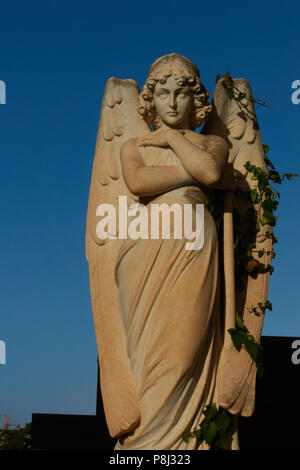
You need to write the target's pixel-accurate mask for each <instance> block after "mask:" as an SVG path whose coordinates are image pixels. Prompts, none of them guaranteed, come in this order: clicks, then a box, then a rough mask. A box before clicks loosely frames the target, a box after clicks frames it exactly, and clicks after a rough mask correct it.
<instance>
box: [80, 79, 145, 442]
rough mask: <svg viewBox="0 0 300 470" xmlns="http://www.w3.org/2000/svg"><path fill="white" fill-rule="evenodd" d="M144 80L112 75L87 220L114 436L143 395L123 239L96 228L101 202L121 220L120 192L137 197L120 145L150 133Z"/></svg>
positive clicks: (131, 420) (129, 421)
mask: <svg viewBox="0 0 300 470" xmlns="http://www.w3.org/2000/svg"><path fill="white" fill-rule="evenodd" d="M138 94H139V89H138V85H137V83H136V82H135V81H134V80H119V79H117V78H110V79H109V80H108V81H107V84H106V87H105V91H104V96H103V100H102V106H101V115H100V123H99V129H98V136H97V143H96V150H95V157H94V163H93V171H92V178H91V186H90V195H89V203H88V212H87V225H86V257H87V260H88V262H89V273H90V289H91V300H92V309H93V316H94V324H95V332H96V340H97V348H98V356H99V364H100V382H101V392H102V399H103V406H104V411H105V416H106V421H107V425H108V429H109V432H110V434H111V436H112V437H116V436H119V435H121V434H124V433H125V432H129V431H130V430H132V429H133V428H134V427H135V426H136V425H137V424H138V422H139V419H140V413H139V404H138V397H137V392H136V388H135V383H134V380H133V376H132V372H131V368H130V363H129V359H128V356H127V351H126V339H125V332H124V328H123V323H122V320H121V317H120V314H119V309H118V289H117V285H116V283H115V278H114V268H115V264H116V259H117V255H118V251H119V248H120V245H121V243H122V240H120V239H119V238H118V236H117V235H118V233H117V232H116V233H115V234H111V235H115V237H116V238H115V239H112V238H108V239H105V240H103V239H102V240H101V239H100V238H98V236H97V233H96V227H97V223H98V222H99V217H97V207H98V206H99V205H100V204H105V203H108V204H113V205H114V206H115V209H116V215H117V220H118V197H119V196H120V195H122V196H127V203H128V205H129V206H130V205H131V204H132V203H133V202H134V200H135V199H136V198H135V197H134V196H133V195H132V194H131V193H130V192H129V190H128V188H127V186H126V185H125V182H124V180H123V177H122V171H121V166H120V148H121V146H122V144H123V143H124V142H125V141H126V140H128V139H129V138H132V137H138V136H141V135H145V134H147V133H148V132H150V129H149V127H148V126H147V124H146V123H145V121H144V120H143V119H142V117H141V116H140V115H139V114H138V110H137V107H138Z"/></svg>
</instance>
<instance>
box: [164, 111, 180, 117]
mask: <svg viewBox="0 0 300 470" xmlns="http://www.w3.org/2000/svg"><path fill="white" fill-rule="evenodd" d="M167 114H168V115H169V116H177V115H178V113H176V112H175V111H170V112H169V113H167Z"/></svg>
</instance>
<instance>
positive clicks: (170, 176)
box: [121, 139, 195, 196]
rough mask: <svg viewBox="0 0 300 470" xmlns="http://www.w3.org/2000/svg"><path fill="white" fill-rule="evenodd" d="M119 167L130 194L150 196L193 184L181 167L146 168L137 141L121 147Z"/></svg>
mask: <svg viewBox="0 0 300 470" xmlns="http://www.w3.org/2000/svg"><path fill="white" fill-rule="evenodd" d="M121 166H122V172H123V177H124V180H125V183H126V185H127V187H128V189H129V190H130V192H131V193H132V194H135V195H137V196H152V195H155V194H160V193H163V192H166V191H170V190H172V189H175V188H178V187H181V186H185V185H188V184H191V183H195V180H194V179H193V177H192V176H191V175H190V174H189V173H188V172H187V171H186V170H185V168H184V167H183V166H181V165H172V166H147V165H145V163H144V160H143V158H142V156H141V154H140V151H139V147H138V139H129V140H128V141H127V142H125V144H123V146H122V147H121Z"/></svg>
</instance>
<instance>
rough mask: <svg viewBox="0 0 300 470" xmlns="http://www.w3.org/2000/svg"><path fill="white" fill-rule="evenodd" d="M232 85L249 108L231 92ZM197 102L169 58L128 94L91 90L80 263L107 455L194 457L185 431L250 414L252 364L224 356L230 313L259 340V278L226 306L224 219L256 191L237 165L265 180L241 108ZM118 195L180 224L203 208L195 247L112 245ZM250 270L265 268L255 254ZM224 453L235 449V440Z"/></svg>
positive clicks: (147, 242) (262, 288)
mask: <svg viewBox="0 0 300 470" xmlns="http://www.w3.org/2000/svg"><path fill="white" fill-rule="evenodd" d="M234 84H235V85H236V86H238V87H239V89H241V91H242V92H246V94H247V95H248V96H250V95H251V90H250V86H249V84H248V82H247V81H246V80H245V79H236V80H234ZM208 98H209V94H208V92H207V91H206V89H205V87H204V86H203V84H202V82H201V80H200V76H199V71H198V68H197V67H196V65H195V64H194V63H193V62H191V61H190V60H189V59H187V58H185V57H183V56H181V55H178V54H175V53H172V54H168V55H166V56H163V57H161V58H159V59H157V60H156V61H155V62H154V63H153V64H152V66H151V68H150V71H149V75H148V78H147V80H146V83H145V85H144V87H143V89H142V91H141V93H140V92H139V88H138V85H137V83H136V82H135V81H134V80H119V79H116V78H110V79H109V80H108V82H107V84H106V87H105V92H104V97H103V101H102V107H101V116H100V124H99V131H98V137H97V143H96V150H95V158H94V164H93V170H92V179H91V186H90V195H89V203H88V214H87V230H86V256H87V259H88V263H89V272H90V288H91V300H92V309H93V316H94V324H95V331H96V339H97V347H98V354H99V364H100V382H101V392H102V398H103V405H104V411H105V416H106V421H107V425H108V429H109V432H110V434H111V436H112V437H118V442H117V444H116V447H115V449H118V450H123V449H124V450H127V449H130V450H147V449H160V450H167V449H177V450H182V449H187V450H188V449H206V448H208V446H207V445H206V444H205V443H203V444H201V445H200V446H199V445H198V444H197V443H196V439H190V440H189V441H188V442H187V443H186V442H185V441H184V440H183V439H182V435H183V433H184V431H185V430H186V429H193V428H196V427H197V426H198V425H199V423H200V422H201V419H202V417H203V415H202V412H203V410H204V408H205V407H206V406H207V405H209V404H212V403H216V405H217V406H218V407H223V408H225V409H227V410H228V411H229V412H230V413H232V414H233V415H234V416H238V415H242V416H250V415H251V414H252V413H253V410H254V401H255V380H256V364H255V363H254V362H253V360H252V359H251V357H250V356H249V354H248V353H247V351H245V350H243V349H242V350H241V351H239V352H238V351H237V350H236V349H235V348H234V346H233V343H232V340H231V337H230V335H229V333H228V329H229V328H234V327H235V318H236V312H238V314H239V316H240V317H241V318H242V319H243V321H244V323H245V325H246V327H247V328H248V331H249V332H250V333H251V334H252V335H253V336H254V337H255V339H256V340H257V341H259V340H260V334H261V330H262V321H263V319H262V316H256V315H254V314H253V313H251V307H252V306H253V305H256V304H257V303H258V302H265V301H266V298H267V290H268V275H258V276H257V278H256V279H254V278H252V277H251V276H250V275H248V276H246V277H245V279H244V280H243V281H244V282H243V285H244V287H243V290H242V292H239V293H236V291H235V275H234V246H233V244H234V241H233V230H234V227H233V216H232V214H233V210H234V209H235V208H238V210H240V211H241V212H243V211H246V210H247V207H248V206H247V204H248V203H247V202H245V201H244V202H241V201H237V199H236V197H235V194H234V191H235V189H236V188H237V187H239V188H240V189H241V190H246V189H247V188H248V189H249V188H250V189H251V188H253V187H254V185H255V184H256V182H255V181H253V180H252V179H251V175H250V174H249V173H248V171H247V170H246V169H245V167H244V164H245V163H246V162H247V161H250V162H251V163H252V164H256V165H257V166H260V167H262V168H263V169H265V168H266V166H265V162H264V152H263V147H262V143H261V137H260V132H259V129H258V126H257V120H256V115H255V110H254V105H253V103H252V102H251V101H250V102H249V103H248V104H247V106H246V108H247V110H248V113H249V116H248V117H247V113H245V112H241V109H240V105H239V103H237V102H236V100H234V99H231V98H230V97H229V96H228V95H227V94H226V91H225V89H224V86H223V85H222V80H220V81H219V82H218V83H217V85H216V89H215V93H214V96H213V101H212V104H210V103H209V102H208ZM203 123H205V124H204V128H203V129H202V132H201V133H198V132H196V131H195V129H197V128H199V127H200V126H201V125H202V124H203ZM150 126H151V127H152V129H151V128H150ZM216 191H218V192H220V191H221V194H222V204H223V208H222V211H223V214H224V236H223V240H224V241H223V242H222V243H224V246H223V247H221V246H220V241H219V238H220V237H219V233H218V230H217V227H216V223H215V220H214V218H213V216H212V214H211V213H210V211H209V210H208V208H207V203H208V202H209V201H210V200H211V198H212V197H213V194H214V192H216ZM120 196H122V197H124V196H126V198H127V199H126V201H127V207H137V203H139V204H141V203H142V204H143V207H146V208H147V209H149V208H151V206H153V205H154V204H167V205H169V207H171V205H172V204H175V203H176V204H177V205H179V206H180V207H182V208H183V207H184V205H190V206H191V207H192V212H193V216H195V214H196V206H197V205H199V204H201V205H204V225H203V230H204V243H203V246H202V248H201V249H198V250H187V249H185V248H186V247H185V243H186V241H187V240H186V238H185V237H184V236H183V237H182V238H176V237H173V238H172V237H170V238H169V239H166V238H163V237H162V236H161V232H160V234H159V236H158V237H156V238H154V239H151V238H149V237H148V238H145V237H140V238H137V237H131V238H130V237H128V236H126V234H124V230H123V229H122V230H121V227H120V223H121V219H122V218H124V217H126V215H124V213H122V214H121V212H122V211H121V209H120V206H119V205H118V201H119V197H120ZM101 204H106V205H113V207H114V208H115V209H114V210H115V215H116V219H117V223H116V224H112V225H111V226H110V232H112V233H109V234H108V235H109V236H106V237H104V236H99V230H98V229H97V227H99V225H98V224H99V220H100V215H103V213H102V212H101V211H100V210H99V206H100V205H101ZM102 207H103V206H102ZM105 207H106V206H105ZM122 210H123V209H122ZM127 216H128V214H127ZM122 220H123V219H122ZM170 220H171V219H170ZM170 224H171V226H170V230H171V232H172V233H174V231H175V227H174V224H173V222H172V220H171V222H170ZM111 227H112V228H111ZM108 232H109V231H108ZM258 246H259V247H260V249H262V248H265V249H266V250H267V249H270V239H269V238H268V237H266V235H265V232H264V233H263V232H262V231H260V232H258V233H257V237H256V239H255V248H256V249H257V247H258ZM254 252H255V250H253V253H254ZM253 256H254V259H255V256H256V255H255V253H254V255H253ZM221 258H222V259H221ZM220 260H221V261H222V262H220ZM260 261H262V262H264V263H267V262H268V256H267V254H264V256H263V257H262V259H261V260H260ZM231 441H232V442H231V443H230V446H231V448H238V440H237V437H236V433H233V437H232V439H231Z"/></svg>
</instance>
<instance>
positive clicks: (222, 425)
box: [182, 72, 298, 450]
mask: <svg viewBox="0 0 300 470" xmlns="http://www.w3.org/2000/svg"><path fill="white" fill-rule="evenodd" d="M221 78H223V81H222V85H223V87H224V89H225V91H226V93H227V95H228V96H229V97H230V98H231V99H235V100H236V102H237V103H239V105H240V107H242V108H244V109H246V110H247V113H245V112H244V110H243V112H242V113H243V115H244V116H246V119H247V116H249V110H248V109H247V105H245V104H244V102H245V101H246V102H253V103H256V104H259V105H261V106H265V107H267V108H270V109H273V107H271V106H269V105H267V100H260V99H256V98H254V97H253V96H247V95H246V93H244V92H242V91H241V90H239V89H238V88H237V87H236V86H235V85H234V81H233V79H232V77H231V76H230V73H229V72H226V74H225V76H224V77H222V76H221V75H217V79H216V81H217V82H218V80H220V79H221ZM251 114H252V115H251ZM250 118H251V119H254V118H255V115H253V113H251V112H250ZM255 121H256V119H255ZM255 123H256V122H255ZM263 150H264V161H265V163H266V167H267V169H266V171H265V170H263V169H262V168H260V167H257V166H256V165H254V164H251V162H250V161H247V162H246V163H245V165H244V168H245V169H246V170H247V171H248V173H250V174H251V179H252V180H254V181H256V182H257V184H256V187H255V188H253V189H251V190H249V191H242V190H241V189H239V188H237V189H236V190H235V192H234V194H235V196H236V197H237V198H241V199H243V200H244V201H247V202H249V208H248V210H247V212H246V214H245V215H242V214H240V213H239V211H238V210H236V209H235V208H234V209H233V224H234V259H235V289H236V292H237V293H238V292H242V291H243V289H244V284H243V278H244V277H245V276H247V275H250V276H251V277H252V278H254V279H256V278H257V276H258V275H259V274H265V273H270V274H272V273H273V271H274V267H273V266H272V265H271V264H264V263H262V262H260V261H259V259H260V258H262V257H263V255H264V254H266V255H271V259H274V258H275V256H276V253H275V251H274V244H276V243H277V242H278V238H277V237H275V236H274V233H273V229H272V231H265V233H264V235H265V237H266V238H269V239H271V240H272V250H270V251H268V250H265V249H264V248H262V249H259V250H257V249H256V235H257V233H258V232H260V230H261V228H262V227H263V226H264V225H268V226H270V227H272V228H273V227H275V225H276V223H277V220H278V216H276V215H275V212H276V210H277V209H278V205H279V198H280V193H279V191H278V190H277V189H274V187H273V184H282V182H283V181H284V180H293V179H294V178H295V177H297V176H298V174H295V173H282V174H280V173H279V172H278V171H277V170H276V168H275V166H274V165H273V163H272V162H271V160H270V159H269V157H268V153H269V146H268V145H265V144H263ZM222 201H223V195H222V191H220V190H215V191H214V195H213V198H212V199H211V200H210V201H208V202H207V203H206V204H205V206H206V207H207V209H208V210H209V211H210V213H211V214H212V216H213V217H214V220H215V224H216V227H217V229H218V233H219V236H220V241H221V243H220V248H221V249H220V264H221V266H222V264H223V240H222V233H223V230H222V224H223V204H222ZM255 206H256V208H255ZM254 253H257V257H254V256H253V254H254ZM257 258H259V259H257ZM221 273H222V269H221ZM222 284H223V283H222ZM266 310H272V304H271V302H270V301H269V300H267V301H266V302H265V303H262V302H258V304H257V305H256V306H251V307H248V311H249V312H251V313H253V314H254V315H256V316H259V315H261V314H265V312H266ZM228 332H229V334H230V336H231V339H232V342H233V345H234V347H235V348H236V350H237V351H240V350H241V349H242V348H244V349H245V350H246V351H247V352H248V353H249V355H250V357H251V359H252V360H253V361H254V362H255V364H256V366H257V376H258V377H262V375H263V373H264V365H263V347H262V346H261V345H260V343H258V342H257V341H256V340H255V338H254V337H253V336H252V335H251V334H250V333H249V331H248V329H247V327H246V326H245V324H244V322H243V320H242V319H241V318H240V317H239V315H238V313H237V314H236V327H235V328H231V329H229V330H228ZM203 415H204V419H203V420H202V421H201V422H200V424H199V428H198V429H194V430H193V431H190V430H186V431H185V433H184V435H183V436H182V438H183V440H184V441H185V442H188V440H189V439H190V438H191V437H195V438H196V440H197V443H198V444H201V443H202V442H203V441H205V442H206V443H207V444H208V445H209V446H210V448H211V449H212V450H227V449H229V445H230V442H229V433H230V430H231V426H232V422H233V416H232V415H231V413H229V412H228V411H227V410H224V409H222V408H219V409H217V406H216V404H215V403H212V404H210V405H207V406H206V408H205V409H204V411H203Z"/></svg>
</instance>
